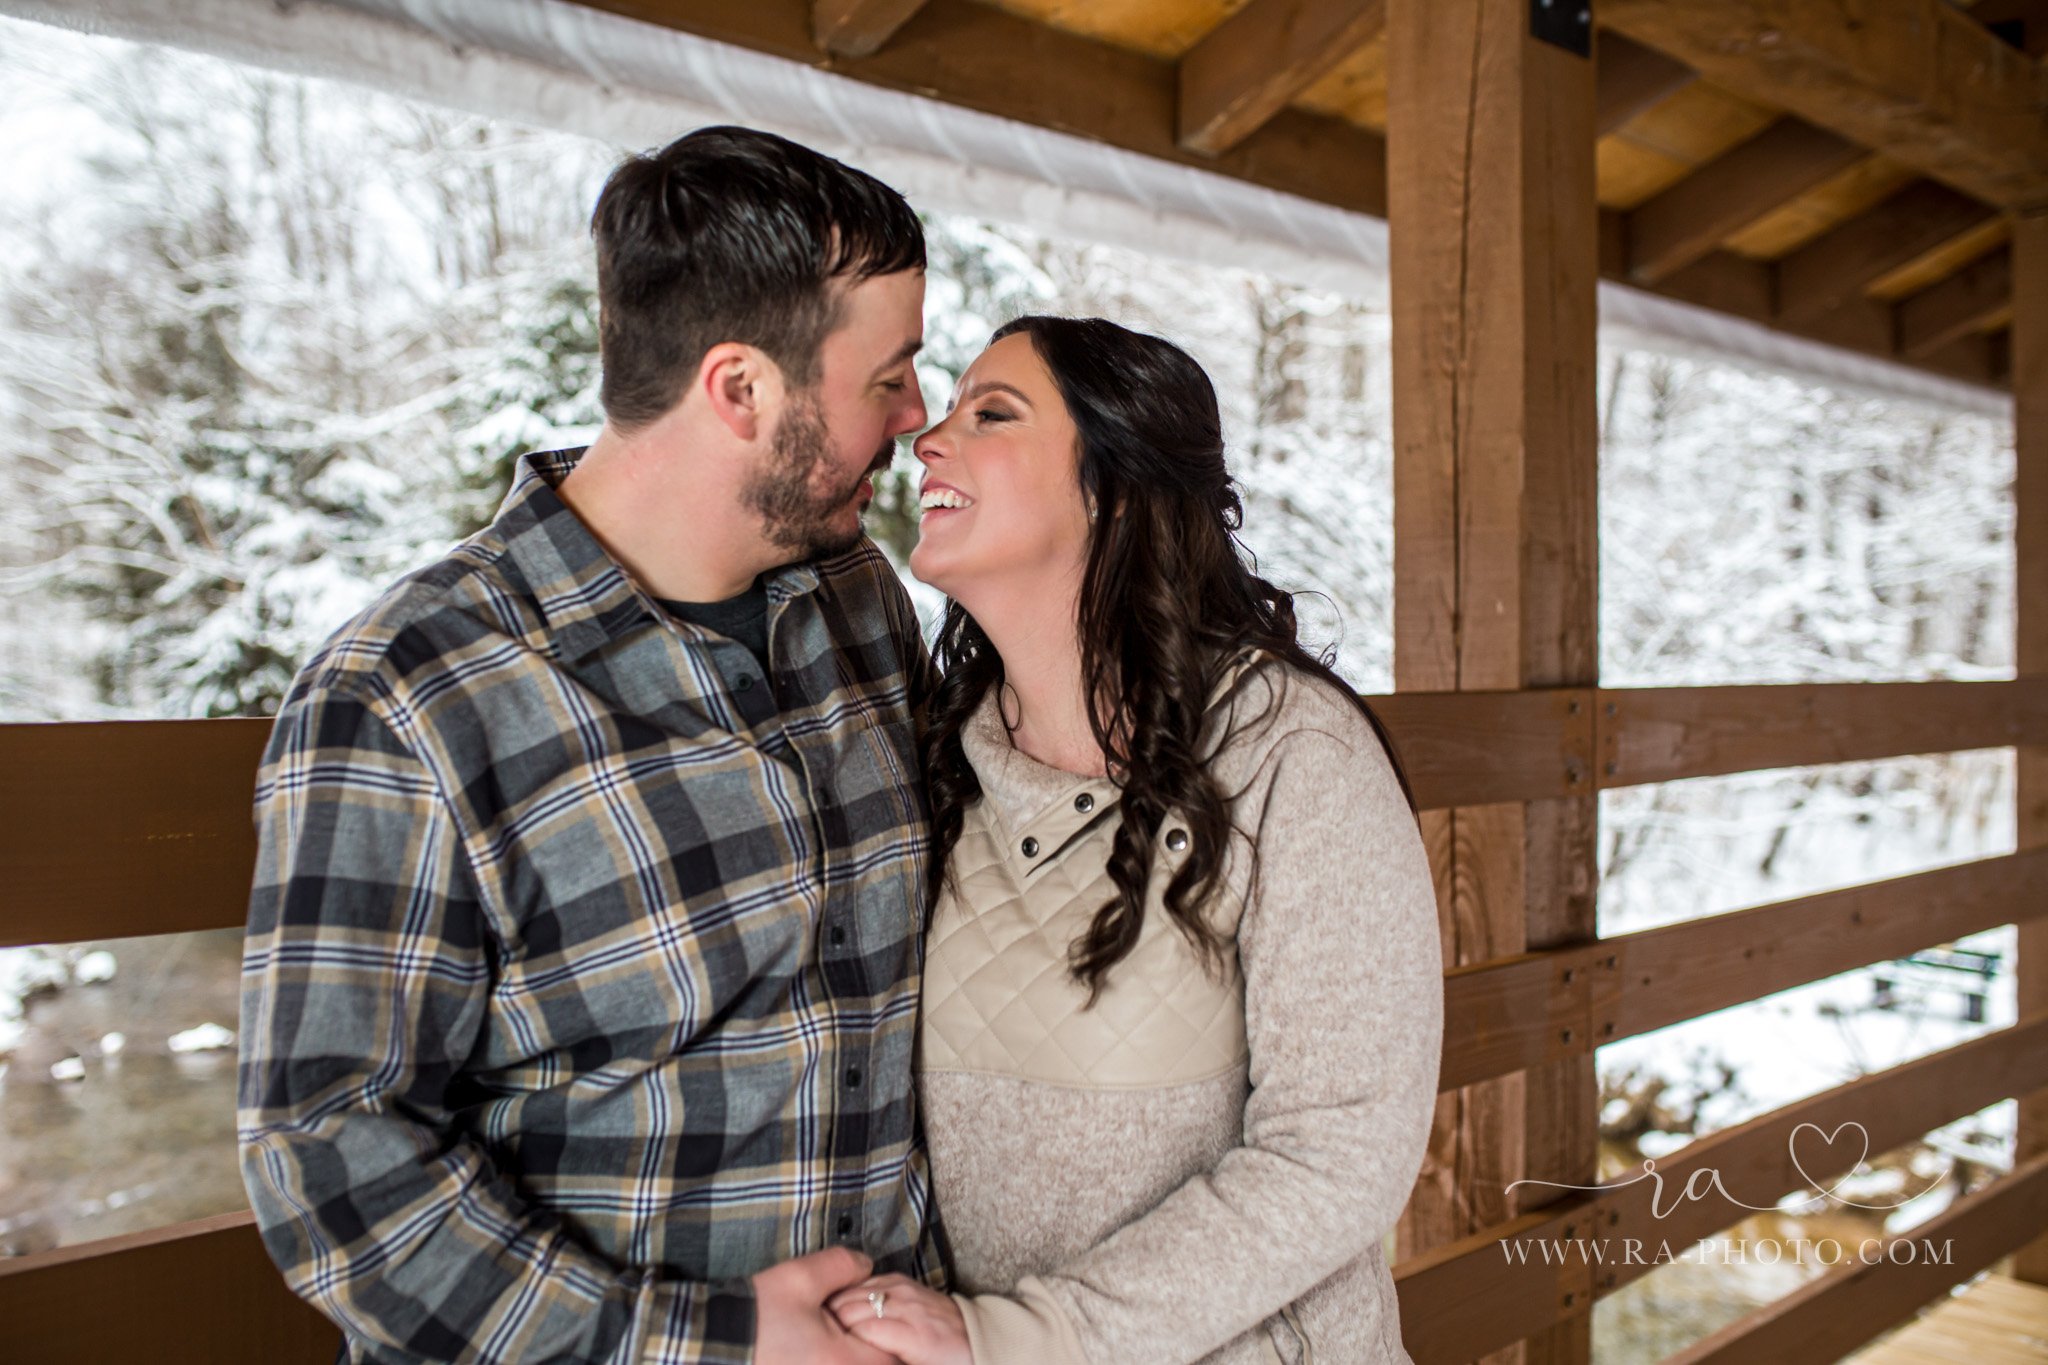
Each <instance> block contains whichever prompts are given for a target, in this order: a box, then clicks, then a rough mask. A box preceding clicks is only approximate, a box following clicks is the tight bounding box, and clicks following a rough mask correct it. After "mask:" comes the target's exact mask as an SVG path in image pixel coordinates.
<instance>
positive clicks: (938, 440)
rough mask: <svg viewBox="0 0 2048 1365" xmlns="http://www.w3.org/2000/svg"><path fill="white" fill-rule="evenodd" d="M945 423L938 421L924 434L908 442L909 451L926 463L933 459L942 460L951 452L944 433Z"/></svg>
mask: <svg viewBox="0 0 2048 1365" xmlns="http://www.w3.org/2000/svg"><path fill="white" fill-rule="evenodd" d="M945 425H946V424H945V423H944V422H940V423H939V424H938V425H937V426H934V427H933V428H932V429H931V430H929V431H927V432H925V434H924V435H922V436H920V437H918V438H917V439H916V440H915V441H912V442H911V443H910V453H911V454H912V455H915V456H916V457H917V458H918V459H919V460H921V461H922V462H923V463H925V464H927V465H929V464H931V463H932V462H933V461H934V460H943V459H945V458H947V457H948V456H950V455H951V454H952V453H953V452H952V448H951V446H950V445H949V444H948V443H947V441H946V438H945V435H944V429H945Z"/></svg>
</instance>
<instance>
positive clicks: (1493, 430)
mask: <svg viewBox="0 0 2048 1365" xmlns="http://www.w3.org/2000/svg"><path fill="white" fill-rule="evenodd" d="M1529 13H1530V7H1529V5H1528V3H1527V0H1472V2H1471V3H1467V4H1458V5H1446V4H1443V3H1441V2H1440V0H1391V3H1390V4H1389V7H1388V20H1387V73H1388V90H1387V137H1388V143H1387V152H1388V196H1389V207H1390V217H1389V229H1390V231H1389V241H1390V247H1391V270H1390V275H1391V285H1392V302H1393V356H1394V375H1393V385H1394V423H1393V430H1394V522H1395V533H1394V559H1395V573H1394V677H1395V686H1396V690H1397V691H1408V690H1418V691H1430V692H1437V691H1469V690H1488V689H1515V690H1519V689H1524V688H1584V687H1590V686H1593V685H1594V684H1595V683H1596V682H1597V681H1598V675H1599V652H1598V649H1597V648H1596V628H1597V620H1598V615H1599V610H1598V590H1597V573H1598V560H1599V557H1598V553H1597V544H1596V535H1597V531H1596V523H1597V518H1596V516H1595V486H1596V483H1597V472H1598V459H1597V453H1598V423H1597V414H1596V410H1595V401H1594V399H1595V361H1594V357H1595V337H1596V322H1597V313H1598V306H1597V300H1596V286H1597V283H1598V279H1599V264H1600V262H1599V254H1598V249H1599V225H1600V220H1599V212H1598V204H1597V202H1596V200H1595V194H1594V138H1595V133H1594V125H1593V119H1594V73H1593V69H1592V64H1591V62H1589V61H1588V60H1587V59H1585V58H1583V57H1580V56H1577V55H1575V54H1573V53H1571V52H1569V51H1567V50H1566V49H1564V48H1561V47H1558V46H1555V45H1552V44H1550V43H1546V42H1543V41H1541V40H1539V39H1537V38H1534V37H1533V36H1531V33H1530V22H1529ZM1597 817H1598V801H1597V798H1595V797H1593V796H1592V795H1591V794H1590V793H1587V794H1580V795H1568V796H1560V797H1552V798H1548V799H1544V800H1538V801H1530V802H1527V803H1525V804H1521V805H1512V806H1510V805H1488V806H1461V807H1457V808H1454V809H1452V810H1451V811H1449V812H1447V813H1434V812H1432V813H1431V815H1430V816H1429V817H1428V819H1427V820H1426V821H1425V824H1424V844H1425V846H1426V847H1427V848H1428V849H1429V850H1430V855H1431V865H1432V868H1433V869H1434V871H1435V873H1436V877H1437V884H1438V897H1439V906H1440V913H1441V914H1442V916H1443V920H1444V925H1443V932H1444V960H1445V962H1446V963H1447V964H1450V965H1453V966H1455V965H1459V964H1467V963H1473V962H1478V961H1483V960H1487V959H1491V958H1495V957H1499V956H1501V955H1503V954H1508V953H1520V952H1536V951H1542V950H1545V949H1554V948H1563V947H1567V946H1574V945H1580V944H1584V943H1587V942H1589V941H1591V940H1592V939H1593V938H1594V936H1595V924H1594V908H1593V888H1594V885H1595V882H1596V881H1597V862H1598V858H1597V848H1596V839H1597ZM1598 1108H1599V1088H1598V1083H1597V1078H1596V1077H1595V1075H1594V1070H1593V1059H1592V1056H1591V1055H1590V1054H1580V1055H1577V1056H1571V1057H1566V1058H1563V1059H1560V1060H1559V1061H1557V1062H1556V1063H1554V1064H1549V1065H1543V1066H1538V1067H1532V1068H1530V1069H1529V1070H1527V1071H1524V1072H1522V1073H1520V1074H1519V1075H1518V1076H1512V1077H1504V1078H1501V1079H1499V1080H1493V1081H1486V1082H1482V1083H1481V1084H1479V1085H1474V1086H1469V1087H1466V1088H1464V1089H1462V1090H1458V1091H1452V1092H1449V1093H1446V1094H1445V1095H1443V1096H1442V1097H1440V1099H1439V1101H1438V1107H1437V1112H1436V1120H1435V1124H1434V1132H1433V1133H1432V1135H1431V1139H1430V1147H1429V1155H1428V1159H1427V1161H1426V1164H1425V1166H1424V1171H1423V1176H1422V1178H1421V1180H1420V1181H1419V1182H1418V1183H1417V1185H1416V1187H1415V1189H1414V1191H1413V1193H1412V1194H1411V1196H1410V1199H1409V1202H1408V1207H1407V1210H1406V1212H1405V1213H1404V1214H1403V1216H1402V1219H1401V1222H1400V1224H1399V1227H1398V1228H1397V1231H1396V1244H1397V1246H1398V1248H1399V1250H1400V1254H1401V1255H1404V1256H1406V1255H1412V1254H1414V1253H1416V1252H1419V1251H1423V1250H1426V1249H1427V1248H1429V1247H1432V1246H1436V1245H1439V1244H1441V1243H1443V1242H1445V1241H1449V1240H1453V1239H1456V1238H1458V1237H1462V1236H1465V1235H1467V1234H1469V1233H1470V1232H1472V1231H1473V1230H1475V1229H1476V1228H1479V1227H1485V1226H1490V1225H1492V1224H1495V1223H1499V1222H1501V1221H1502V1220H1504V1219H1507V1218H1510V1217H1514V1216H1516V1215H1518V1214H1521V1213H1525V1212H1528V1211H1529V1210H1530V1209H1531V1208H1532V1207H1533V1206H1534V1205H1536V1204H1541V1203H1543V1202H1546V1200H1547V1199H1550V1198H1554V1197H1555V1195H1554V1193H1546V1192H1545V1191H1544V1190H1543V1189H1542V1188H1541V1187H1538V1186H1533V1185H1529V1186H1522V1187H1521V1188H1520V1189H1519V1190H1518V1191H1515V1192H1510V1190H1509V1186H1510V1185H1511V1184H1513V1182H1515V1181H1516V1180H1518V1179H1524V1178H1528V1179H1535V1180H1550V1181H1563V1182H1571V1183H1589V1182H1590V1181H1591V1180H1592V1179H1593V1178H1594V1175H1595V1171H1596V1166H1597V1155H1598V1145H1599V1115H1598ZM1523 1350H1524V1352H1525V1353H1526V1354H1525V1355H1524V1356H1523V1359H1524V1360H1525V1361H1526V1362H1527V1365H1579V1363H1581V1362H1584V1361H1586V1360H1588V1359H1589V1358H1590V1355H1591V1321H1590V1318H1589V1317H1588V1316H1587V1315H1586V1314H1585V1313H1583V1312H1582V1313H1580V1314H1578V1315H1576V1316H1574V1317H1572V1318H1571V1319H1569V1320H1568V1321H1566V1322H1563V1323H1560V1324H1557V1325H1556V1326H1553V1327H1548V1328H1546V1329H1545V1330H1543V1331H1542V1332H1540V1333H1539V1334H1538V1335H1537V1336H1536V1337H1535V1338H1533V1339H1532V1340H1530V1341H1529V1342H1528V1343H1527V1344H1526V1345H1525V1346H1524V1348H1523Z"/></svg>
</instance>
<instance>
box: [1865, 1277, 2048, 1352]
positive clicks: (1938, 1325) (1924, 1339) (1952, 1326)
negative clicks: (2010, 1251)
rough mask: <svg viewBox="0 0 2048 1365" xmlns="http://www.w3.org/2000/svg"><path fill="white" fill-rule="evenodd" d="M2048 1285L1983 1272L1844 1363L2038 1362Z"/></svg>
mask: <svg viewBox="0 0 2048 1365" xmlns="http://www.w3.org/2000/svg"><path fill="white" fill-rule="evenodd" d="M2042 1361H2048V1287H2044V1286H2042V1285H2038V1284H2028V1283H2027V1282H2025V1281H2024V1280H2015V1279H2012V1278H2011V1277H2009V1276H2006V1275H1998V1274H1992V1275H1986V1276H1985V1277H1984V1278H1983V1279H1981V1280H1979V1281H1977V1283H1975V1284H1973V1285H1971V1286H1970V1287H1969V1288H1968V1289H1966V1290H1964V1291H1963V1292H1962V1293H1960V1294H1957V1295H1955V1296H1954V1297H1953V1298H1950V1299H1948V1300H1947V1301H1946V1302H1944V1303H1942V1304H1941V1305H1940V1306H1938V1307H1936V1308H1934V1309H1933V1310H1931V1311H1930V1312H1928V1313H1926V1314H1925V1315H1923V1316H1922V1317H1920V1318H1918V1319H1917V1320H1915V1321H1913V1322H1909V1323H1907V1324H1906V1325H1905V1326H1904V1327H1901V1328H1900V1329H1899V1330H1898V1331H1896V1332H1894V1333H1892V1334H1891V1335H1890V1336H1888V1337H1885V1338H1883V1339H1881V1340H1879V1341H1877V1342H1876V1343H1874V1344H1872V1345H1871V1346H1868V1347H1866V1348H1865V1349H1863V1350H1861V1351H1858V1352H1857V1353H1856V1354H1855V1355H1853V1356H1850V1357H1849V1358H1848V1359H1847V1360H1846V1361H1845V1362H1843V1365H1952V1363H1954V1365H2041V1362H2042Z"/></svg>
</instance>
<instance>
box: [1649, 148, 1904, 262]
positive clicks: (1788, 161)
mask: <svg viewBox="0 0 2048 1365" xmlns="http://www.w3.org/2000/svg"><path fill="white" fill-rule="evenodd" d="M1868 155H1869V153H1867V152H1865V151H1864V150H1863V149H1862V148H1861V147H1859V146H1857V145H1856V144H1855V143H1853V142H1850V141H1848V140H1847V139H1846V138H1841V137H1837V136H1836V135H1835V134H1833V133H1830V132H1828V131H1827V130H1826V129H1823V128H1816V127H1814V126H1813V125H1812V124H1810V123H1807V122H1805V121H1804V120H1802V119H1796V118H1784V119H1779V120H1778V121H1777V122H1776V123H1774V124H1772V125H1771V126H1770V127H1768V128H1766V129H1765V130H1764V131H1763V132H1761V133H1759V134H1757V135H1756V136H1755V137H1753V138H1751V139H1750V140H1749V141H1747V142H1745V143H1743V144H1741V145H1740V146H1738V147H1736V148H1735V149H1734V150H1732V151H1730V152H1727V153H1725V154H1724V155H1722V156H1720V157H1718V158H1716V159H1715V160H1714V161H1712V162H1709V163H1708V164H1707V165H1705V166H1702V167H1700V168H1699V169H1698V170H1696V171H1694V172H1693V173H1692V174H1691V175H1688V176H1687V177H1686V178H1685V179H1683V180H1681V181H1679V182H1678V183H1677V184H1676V185H1673V186H1672V187H1671V188H1670V189H1668V190H1665V191H1664V192H1663V193H1661V194H1659V195H1657V196H1656V197H1655V198H1653V199H1651V200H1649V201H1648V202H1647V203H1644V204H1641V205H1639V206H1637V208H1636V209H1635V210H1634V211H1633V212H1631V213H1630V214H1629V216H1628V246H1629V278H1630V279H1632V280H1636V281H1653V280H1660V279H1662V278H1664V277H1665V276H1666V275H1669V274H1670V273H1671V272H1672V271H1674V270H1677V269H1679V268H1680V267H1681V266H1687V265H1691V264H1692V263H1693V262H1694V261H1696V260H1698V259H1700V257H1702V256H1705V255H1706V254H1707V253H1709V252H1711V251H1712V250H1714V248H1715V247H1717V246H1719V245H1720V244H1721V241H1722V239H1723V238H1726V237H1728V236H1731V235H1732V234H1734V233H1735V232H1737V231H1739V230H1740V229H1742V228H1745V227H1747V226H1748V225H1749V224H1751V223H1753V222H1755V221H1756V220H1757V219H1759V218H1762V217H1763V216H1764V215H1766V214H1768V213H1770V212H1771V211H1772V210H1774V209H1776V208H1778V207H1780V206H1781V205H1782V204H1784V202H1785V201H1786V200H1788V199H1792V198H1795V197H1797V196H1798V195H1800V194H1803V193H1805V192H1806V191H1807V190H1810V189H1812V188H1813V187H1814V186H1816V185H1818V184H1820V183H1821V182H1822V181H1825V180H1826V179H1828V177H1830V176H1832V175H1835V174H1836V173H1837V172H1840V171H1842V170H1845V169H1847V168H1848V167H1850V166H1853V165H1855V164H1856V163H1857V162H1858V161H1861V160H1862V159H1863V158H1864V157H1866V156H1868Z"/></svg>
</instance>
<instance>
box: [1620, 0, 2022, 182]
mask: <svg viewBox="0 0 2048 1365" xmlns="http://www.w3.org/2000/svg"><path fill="white" fill-rule="evenodd" d="M1599 13H1600V21H1601V22H1602V23H1603V24H1606V25H1607V26H1609V27H1611V28H1614V29H1617V30H1619V31H1620V32H1622V33H1625V34H1627V35H1628V36H1629V37H1631V38H1633V39H1635V40H1636V41H1637V42H1640V43H1643V44H1645V45H1646V46H1649V47H1653V48H1656V49H1657V50H1659V51H1661V52H1663V53H1665V54H1667V55H1668V56H1671V57H1673V58H1675V59H1676V60H1679V61H1682V62H1684V63H1686V64H1687V65H1688V66H1691V67H1693V68H1694V69H1696V70H1697V71H1699V73H1700V74H1701V75H1702V76H1704V77H1706V78H1707V79H1708V80H1711V81H1714V82H1716V83H1717V84H1720V85H1723V86H1726V87H1727V88H1728V89H1730V90H1733V91H1735V92H1736V93H1738V94H1741V95H1743V96H1746V97H1747V98H1749V99H1753V100H1756V101H1757V102H1759V103H1761V104H1766V105H1769V106H1771V107H1773V108H1777V109H1783V110H1786V111H1788V112H1790V113H1794V114H1797V115H1799V116H1800V117H1801V118H1804V119H1805V120H1806V121H1807V122H1809V123H1812V124H1815V125H1817V126H1819V127H1822V128H1827V129H1830V130H1832V131H1834V132H1836V133H1839V134H1841V135H1842V136H1843V137H1846V138H1848V139H1850V140H1851V141H1853V142H1859V143H1861V144H1863V145H1864V146H1866V147H1869V148H1871V149H1872V150H1875V151H1880V152H1883V153H1885V154H1886V155H1887V156H1890V157H1893V158H1894V159H1896V160H1898V161H1902V162H1905V163H1906V164H1908V165H1910V166H1914V167H1916V168H1917V169H1919V171H1920V172H1921V173H1922V174H1924V175H1929V176H1932V177H1934V178H1936V179H1938V180H1941V181H1943V182H1944V183H1946V184H1949V185H1951V186H1954V187H1955V188H1956V189H1958V190H1960V191H1962V192H1964V193H1967V194H1970V195H1973V196H1975V197H1976V198H1978V199H1981V200H1983V201H1984V202H1986V203H1988V204H1993V205H1997V206H2000V207H2008V208H2019V207H2027V206H2031V205H2040V204H2043V203H2048V122H2044V120H2043V119H2042V117H2041V111H2042V110H2043V109H2044V108H2048V72H2044V71H2043V70H2042V68H2041V67H2040V66H2039V65H2038V64H2037V63H2035V62H2034V61H2032V60H2030V59H2029V58H2028V57H2027V56H2026V55H2025V54H2024V53H2021V52H2019V51H2017V50H2016V49H2014V48H2012V47H2009V46H2007V45H2006V44H2005V43H2003V42H2001V41H2000V40H1999V39H1997V38H1995V37H1993V36H1992V35H1991V34H1990V33H1988V32H1986V31H1985V30H1984V28H1983V27H1982V25H1981V24H1979V23H1978V22H1977V21H1976V20H1974V19H1972V18H1971V17H1970V16H1969V15H1968V14H1966V13H1964V12H1963V11H1961V10H1959V9H1957V8H1955V7H1954V6H1952V5H1950V4H1948V3H1946V0H1716V3H1713V4H1701V3H1699V0H1601V4H1600V9H1599Z"/></svg>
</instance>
